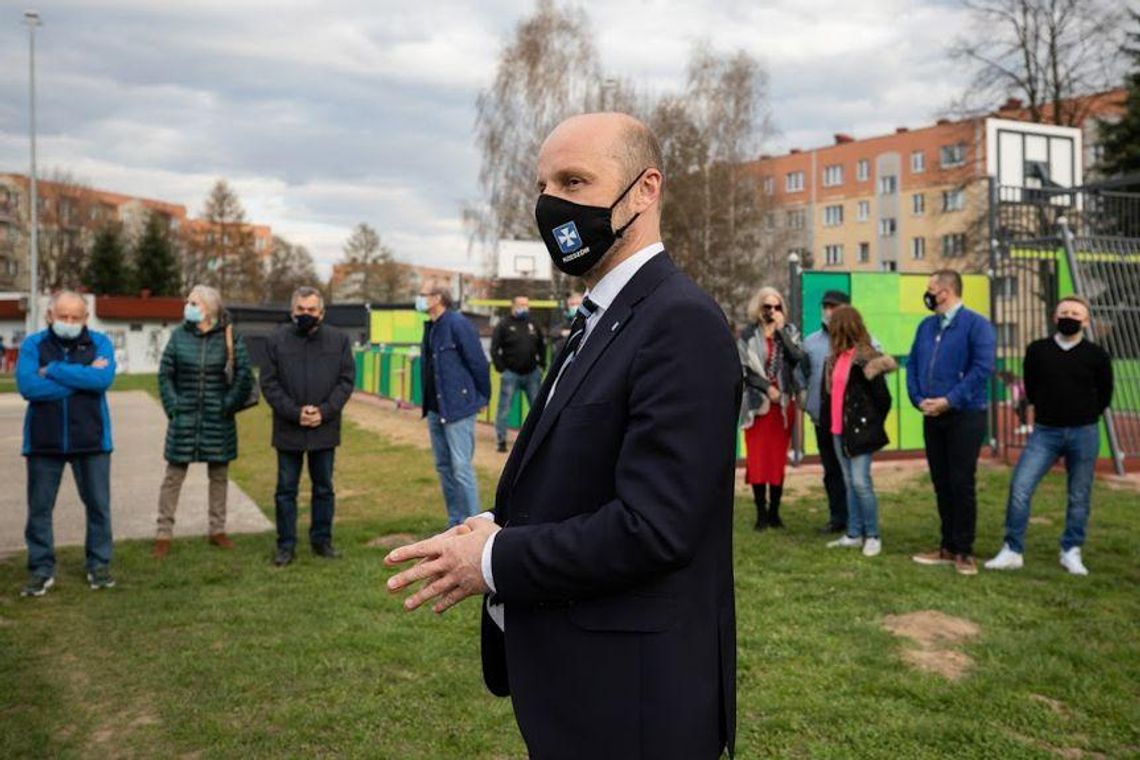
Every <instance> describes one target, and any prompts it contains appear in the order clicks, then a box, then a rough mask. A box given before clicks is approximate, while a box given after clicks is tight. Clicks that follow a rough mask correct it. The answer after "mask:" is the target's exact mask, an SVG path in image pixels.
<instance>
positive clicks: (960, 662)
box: [883, 610, 982, 681]
mask: <svg viewBox="0 0 1140 760" xmlns="http://www.w3.org/2000/svg"><path fill="white" fill-rule="evenodd" d="M883 627H884V628H885V629H887V630H888V631H890V632H891V633H893V634H894V635H895V636H898V637H900V638H904V639H908V640H909V641H911V642H912V643H913V644H914V645H915V646H914V647H911V648H908V649H904V650H903V652H902V658H903V661H904V662H906V663H907V664H908V665H910V666H912V667H915V668H918V669H919V670H923V671H926V672H928V673H937V674H938V675H940V676H943V677H945V678H948V679H950V680H951V681H957V680H958V679H960V678H962V677H963V676H964V675H966V673H967V672H968V671H969V669H970V666H971V665H973V660H972V659H971V658H970V656H969V655H967V654H966V653H964V652H960V651H958V650H957V649H954V648H953V647H954V646H955V645H958V644H961V643H963V642H966V641H969V640H970V639H973V638H976V637H977V636H978V635H980V634H981V632H982V629H981V628H980V627H979V626H978V624H977V623H974V622H972V621H970V620H966V619H965V618H958V617H953V616H951V615H947V614H945V613H943V612H939V611H938V610H919V611H918V612H909V613H907V614H905V615H888V616H887V617H885V618H883Z"/></svg>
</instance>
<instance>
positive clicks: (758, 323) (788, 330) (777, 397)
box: [737, 287, 804, 530]
mask: <svg viewBox="0 0 1140 760" xmlns="http://www.w3.org/2000/svg"><path fill="white" fill-rule="evenodd" d="M748 321H749V324H748V326H747V327H745V328H744V331H743V332H742V333H741V335H740V338H739V339H738V340H737V349H738V350H739V351H740V363H741V365H742V366H743V368H744V398H743V400H742V402H741V407H742V408H741V419H740V422H741V426H742V427H743V428H744V443H745V448H746V451H747V457H748V458H747V469H746V471H745V479H746V480H747V482H748V483H749V484H751V486H752V495H753V496H754V497H755V499H756V530H764V529H765V528H767V527H773V528H782V527H784V523H783V521H782V520H781V519H780V497H781V496H782V495H783V492H784V470H785V468H786V467H787V464H788V446H789V444H790V443H791V440H792V429H793V426H794V424H795V415H796V403H795V396H796V393H797V392H798V390H799V387H798V380H797V374H796V372H795V369H796V365H798V364H799V363H800V362H801V361H803V359H804V352H803V350H801V348H800V340H799V331H798V330H796V327H795V325H791V324H788V322H787V306H786V305H785V303H784V298H783V296H781V295H780V293H779V291H777V290H776V289H775V288H769V287H764V288H760V290H758V291H757V292H756V295H755V296H753V297H752V300H751V301H750V302H749V304H748Z"/></svg>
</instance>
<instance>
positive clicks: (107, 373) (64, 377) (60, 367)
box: [47, 335, 115, 393]
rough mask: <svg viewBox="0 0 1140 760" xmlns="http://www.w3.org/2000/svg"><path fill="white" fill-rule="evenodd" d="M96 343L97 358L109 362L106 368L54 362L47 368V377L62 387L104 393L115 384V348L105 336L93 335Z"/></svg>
mask: <svg viewBox="0 0 1140 760" xmlns="http://www.w3.org/2000/svg"><path fill="white" fill-rule="evenodd" d="M92 340H93V341H94V343H95V358H96V359H103V360H104V361H106V362H107V366H106V367H92V366H89V365H85V364H72V363H70V362H52V363H51V364H49V365H48V366H47V376H48V377H49V378H50V379H52V380H55V381H56V382H57V383H59V384H60V385H66V386H67V387H68V388H71V389H72V390H77V391H91V392H94V393H103V392H104V391H106V390H107V389H108V388H110V387H111V383H113V382H115V347H114V346H113V345H112V344H111V341H110V340H108V339H107V337H106V336H105V335H92Z"/></svg>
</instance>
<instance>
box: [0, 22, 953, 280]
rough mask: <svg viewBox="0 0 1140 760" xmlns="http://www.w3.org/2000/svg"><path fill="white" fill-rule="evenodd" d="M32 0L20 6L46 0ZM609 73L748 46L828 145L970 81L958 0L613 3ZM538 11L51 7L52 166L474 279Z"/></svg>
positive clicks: (799, 129)
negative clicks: (466, 212)
mask: <svg viewBox="0 0 1140 760" xmlns="http://www.w3.org/2000/svg"><path fill="white" fill-rule="evenodd" d="M33 2H34V0H24V4H27V5H31V4H32V3H33ZM578 5H581V6H582V7H583V8H585V9H586V11H587V13H588V14H589V16H590V19H591V22H592V25H593V28H594V31H595V35H596V36H595V40H596V43H597V46H598V49H599V52H600V57H601V61H602V65H603V67H604V68H605V69H606V70H607V71H608V72H610V73H612V74H613V75H616V76H619V77H621V78H623V79H628V80H630V81H632V82H634V83H635V84H636V85H638V86H639V87H641V88H643V89H644V90H645V91H647V92H649V93H657V94H660V93H665V92H669V91H672V90H675V89H678V88H679V87H680V85H681V83H682V80H683V75H684V67H685V61H686V58H687V56H688V53H689V50H690V49H691V47H692V45H693V44H694V43H695V42H697V41H698V40H702V39H704V40H708V41H709V42H711V43H712V45H713V46H714V47H715V48H717V49H720V50H734V49H738V48H743V49H745V50H747V51H749V52H751V53H752V54H754V55H755V56H756V57H758V58H759V59H760V60H761V61H762V62H763V64H764V65H765V66H766V68H767V69H768V71H769V74H770V77H771V92H772V110H773V113H774V116H775V119H776V124H777V127H778V128H779V129H780V132H781V134H780V135H779V137H778V138H777V140H776V141H775V142H774V143H773V144H772V145H771V146H770V147H771V148H772V149H775V150H781V149H787V148H789V147H804V148H807V147H812V146H815V145H818V144H824V143H827V142H829V141H830V140H831V134H832V133H834V132H840V131H842V132H851V133H854V134H855V135H857V136H866V135H872V134H876V133H879V132H885V131H891V130H893V129H894V128H895V127H896V126H899V125H904V124H905V125H909V126H917V125H921V124H923V123H926V122H928V121H930V120H932V119H933V118H934V116H935V115H936V114H937V113H938V111H939V110H940V109H942V108H944V107H945V106H946V105H947V103H948V102H949V101H950V99H951V98H952V97H953V96H954V95H955V94H956V93H957V92H958V91H959V89H960V88H961V87H962V82H963V79H964V76H963V74H962V73H961V72H960V71H955V70H954V69H953V68H952V67H951V66H950V65H949V64H947V62H946V57H945V48H946V45H947V44H948V42H949V41H950V40H951V38H952V37H953V35H954V34H955V32H956V31H958V30H961V29H964V28H965V25H966V21H965V19H964V17H963V14H962V12H961V10H960V9H959V6H958V5H957V4H956V3H954V2H952V0H940V1H936V0H873V1H871V2H857V3H852V2H849V0H771V1H769V2H755V0H744V1H737V0H717V2H712V1H711V0H705V1H704V2H701V1H699V0H608V2H605V3H601V2H595V3H578ZM533 7H534V6H533V0H431V2H418V3H417V2H407V0H399V2H397V1H396V0H362V1H360V2H357V1H356V0H336V1H333V0H327V1H326V2H321V3H315V2H311V1H309V0H306V1H304V2H299V1H297V0H275V1H274V2H260V1H257V2H255V1H252V0H193V2H189V1H186V0H162V1H161V2H155V1H154V0H119V1H117V2H116V1H112V0H86V1H85V2H56V1H54V0H42V1H41V2H40V4H39V5H38V10H39V11H40V14H41V16H42V17H43V20H44V26H43V27H42V28H41V29H40V30H39V33H38V37H37V47H36V51H37V81H38V94H39V97H38V104H39V119H38V124H39V155H40V161H39V163H40V169H41V172H49V171H51V170H53V169H60V170H66V171H69V172H71V173H72V174H73V175H75V176H76V177H77V178H79V179H81V180H83V181H85V182H88V183H90V184H92V185H95V186H97V187H101V188H105V189H110V190H115V191H118V192H123V193H128V194H133V195H144V196H148V197H154V198H161V199H164V200H172V201H175V202H178V203H182V204H185V205H186V206H187V207H188V208H189V209H190V211H191V213H197V212H198V211H199V210H200V209H201V206H202V202H203V199H204V197H205V195H206V193H207V191H208V190H209V188H210V186H211V184H212V183H213V181H214V180H215V179H216V178H217V177H226V178H227V179H229V180H230V181H231V182H232V183H233V185H234V186H235V187H236V189H237V190H238V192H239V194H240V196H241V198H242V200H243V202H244V204H245V207H246V210H247V212H248V215H249V216H250V217H251V218H252V219H254V220H256V221H258V222H260V223H266V224H270V225H272V226H273V228H274V231H275V232H277V233H279V234H282V235H284V236H285V237H287V238H289V239H290V240H292V241H294V242H297V243H302V244H304V245H306V246H308V247H309V248H310V250H312V251H313V254H314V256H315V257H316V259H317V261H318V265H319V266H320V269H321V271H322V273H325V274H327V271H328V267H329V265H330V264H331V263H332V262H333V261H335V260H337V259H338V258H339V256H340V250H341V245H342V243H343V241H344V239H345V237H346V236H347V235H348V233H349V231H350V230H351V228H352V227H353V226H354V225H355V224H356V223H357V222H360V221H365V222H368V223H369V224H372V225H373V226H375V227H376V228H377V229H378V230H379V231H380V233H381V236H382V239H383V240H384V241H385V242H386V243H387V244H389V245H390V246H391V247H392V248H393V249H394V250H395V252H396V255H397V258H400V259H402V260H406V261H414V262H417V263H423V264H433V265H436V266H447V267H455V268H463V269H475V268H477V267H478V266H479V265H480V264H481V262H482V259H481V258H480V257H478V256H475V257H471V256H469V254H468V245H467V235H466V233H465V230H464V227H463V223H462V220H461V216H460V212H461V209H462V207H463V206H464V204H466V203H471V202H473V201H477V199H478V197H479V188H478V183H477V174H478V169H479V155H478V153H477V151H476V149H475V146H474V141H473V124H474V116H475V107H474V103H475V98H476V96H477V94H478V93H479V91H480V89H482V88H484V87H486V86H487V85H488V84H489V83H490V81H491V79H492V78H493V76H494V68H495V60H496V55H497V53H498V51H499V50H500V48H501V47H502V45H503V44H504V41H505V40H507V39H508V38H509V36H510V34H511V31H512V29H513V28H514V26H515V24H516V23H517V22H518V20H519V19H520V18H522V17H524V16H525V15H527V14H528V13H529V12H531V10H532V9H533ZM22 11H23V6H22V5H21V4H18V3H15V2H7V1H5V2H0V171H19V172H25V171H27V167H28V141H27V64H28V48H27V29H26V28H25V27H24V26H23V25H22V23H21V21H22Z"/></svg>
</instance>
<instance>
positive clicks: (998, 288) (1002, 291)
mask: <svg viewBox="0 0 1140 760" xmlns="http://www.w3.org/2000/svg"><path fill="white" fill-rule="evenodd" d="M994 292H995V294H996V295H997V296H998V297H999V298H1017V278H1016V277H1010V276H1004V277H995V278H994Z"/></svg>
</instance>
